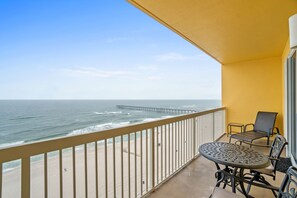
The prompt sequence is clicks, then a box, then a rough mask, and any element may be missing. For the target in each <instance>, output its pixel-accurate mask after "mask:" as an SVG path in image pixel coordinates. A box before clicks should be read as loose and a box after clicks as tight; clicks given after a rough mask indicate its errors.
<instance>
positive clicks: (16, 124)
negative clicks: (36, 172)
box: [0, 100, 221, 148]
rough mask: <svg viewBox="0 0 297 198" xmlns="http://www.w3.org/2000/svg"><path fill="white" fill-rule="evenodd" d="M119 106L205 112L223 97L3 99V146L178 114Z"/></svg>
mask: <svg viewBox="0 0 297 198" xmlns="http://www.w3.org/2000/svg"><path fill="white" fill-rule="evenodd" d="M116 105H134V106H147V107H163V108H178V109H189V110H196V111H203V110H207V109H211V108H216V107H220V106H221V101H220V100H0V147H1V148H3V147H7V146H13V145H19V144H23V143H28V142H34V141H39V140H44V139H49V138H55V137H63V136H70V135H76V134H83V133H89V132H95V131H100V130H104V129H110V128H114V127H120V126H125V125H129V124H135V123H141V122H147V121H152V120H156V119H162V118H167V117H172V116H177V115H178V114H176V113H170V112H166V113H161V112H152V111H136V110H128V109H118V108H117V107H116Z"/></svg>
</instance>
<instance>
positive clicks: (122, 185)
mask: <svg viewBox="0 0 297 198" xmlns="http://www.w3.org/2000/svg"><path fill="white" fill-rule="evenodd" d="M123 138H124V136H123V135H121V193H122V198H123V197H124V158H123V147H124V145H123Z"/></svg>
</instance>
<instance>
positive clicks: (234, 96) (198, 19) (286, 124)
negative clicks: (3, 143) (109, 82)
mask: <svg viewBox="0 0 297 198" xmlns="http://www.w3.org/2000/svg"><path fill="white" fill-rule="evenodd" d="M129 2H130V3H131V4H133V5H134V6H135V7H137V8H139V9H140V10H142V11H143V12H145V13H146V14H148V15H150V16H151V17H152V18H153V19H155V20H157V21H159V22H160V23H161V24H163V25H165V26H166V27H168V28H169V29H171V30H172V31H174V32H175V33H177V34H178V35H180V36H181V37H183V38H184V39H186V40H187V41H189V42H190V43H192V44H193V45H195V46H197V48H199V49H201V50H203V51H204V52H205V53H207V54H208V55H210V56H211V57H213V58H214V59H216V60H217V61H218V62H220V63H221V64H222V103H223V107H222V108H218V109H214V110H209V111H205V112H199V113H191V114H186V115H182V116H177V117H173V118H167V119H163V120H158V121H153V122H148V123H141V124H136V125H131V126H125V127H121V128H116V129H110V130H106V131H102V132H100V133H90V134H82V135H77V136H71V137H63V138H59V139H54V140H48V141H43V142H37V143H32V144H27V145H21V146H15V147H11V148H5V149H1V150H0V163H1V168H3V166H4V165H5V163H7V162H10V161H13V160H18V159H20V160H21V165H20V168H19V169H18V170H17V171H14V172H7V173H3V171H0V197H1V196H2V197H24V198H27V197H97V196H98V197H141V196H145V195H150V196H152V197H154V196H156V197H164V196H169V197H174V196H175V197H181V196H184V197H192V196H196V197H208V196H209V195H210V193H211V192H212V189H213V186H214V184H215V178H214V175H213V173H214V171H215V167H212V166H213V165H212V164H211V163H209V162H207V161H205V160H203V159H200V158H198V159H197V157H198V156H199V152H198V147H199V145H201V144H202V143H204V142H208V141H214V140H217V139H218V138H220V137H221V136H222V135H224V132H225V129H226V123H229V122H241V123H251V122H253V121H254V119H255V115H256V113H257V112H258V111H260V110H263V111H274V112H278V117H277V122H276V125H277V126H278V128H279V129H280V131H281V133H282V134H283V135H284V136H285V137H286V138H287V140H288V142H289V147H288V149H287V155H288V156H289V157H291V160H292V163H293V164H296V159H297V155H296V153H297V150H296V149H297V146H296V144H297V140H296V135H295V134H296V130H293V129H294V128H295V127H294V126H296V121H295V120H296V119H294V117H292V116H293V115H295V114H296V102H297V101H296V98H295V93H296V84H295V83H296V81H295V78H296V73H295V72H294V73H293V71H295V70H294V68H291V67H293V64H292V63H291V62H292V61H291V62H290V64H288V62H287V58H288V56H289V55H290V54H291V53H292V52H293V50H291V49H290V39H289V26H288V19H289V17H290V16H292V15H294V14H296V13H297V1H296V0H282V1H280V0H279V1H278V0H274V1H268V0H261V1H251V0H250V1H247V0H245V1H244V0H229V1H217V0H208V1H201V0H183V1H180V0H159V1H152V0H129ZM291 55H293V54H291ZM295 56H296V55H295ZM197 86H199V85H197ZM193 91H195V90H193ZM53 152H54V153H55V154H52V153H53ZM33 158H38V159H39V160H34V159H33ZM278 178H279V179H280V181H281V180H282V177H281V176H280V177H278ZM165 182H166V183H165ZM163 184H164V185H163ZM156 189H157V190H156ZM154 191H155V192H154ZM152 192H154V193H152ZM252 193H256V195H259V196H264V195H265V196H268V195H271V194H269V193H270V192H268V193H267V192H266V191H265V192H264V191H263V192H262V191H259V192H252ZM257 193H258V194H257ZM266 193H267V194H266Z"/></svg>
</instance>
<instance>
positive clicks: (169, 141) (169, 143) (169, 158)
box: [168, 124, 172, 175]
mask: <svg viewBox="0 0 297 198" xmlns="http://www.w3.org/2000/svg"><path fill="white" fill-rule="evenodd" d="M170 134H171V124H169V125H168V175H170V173H171V171H170V167H171V166H170V165H172V164H171V153H172V152H170V150H171V145H172V140H170V137H171V135H170ZM171 151H172V150H171Z"/></svg>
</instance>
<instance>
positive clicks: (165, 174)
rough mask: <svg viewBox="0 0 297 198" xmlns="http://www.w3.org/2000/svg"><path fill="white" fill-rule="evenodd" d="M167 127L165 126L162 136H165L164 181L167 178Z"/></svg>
mask: <svg viewBox="0 0 297 198" xmlns="http://www.w3.org/2000/svg"><path fill="white" fill-rule="evenodd" d="M167 126H168V125H165V134H164V136H165V138H164V139H165V142H164V147H165V159H164V161H165V164H164V165H165V168H164V169H165V170H164V171H165V173H164V179H165V178H166V176H167V132H168V130H169V129H168V128H167Z"/></svg>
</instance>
